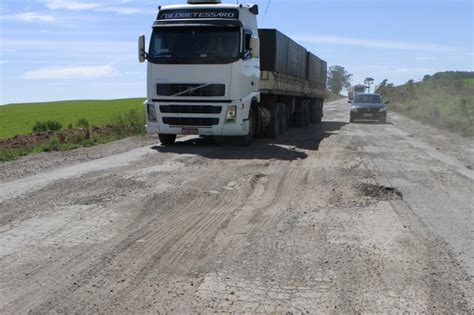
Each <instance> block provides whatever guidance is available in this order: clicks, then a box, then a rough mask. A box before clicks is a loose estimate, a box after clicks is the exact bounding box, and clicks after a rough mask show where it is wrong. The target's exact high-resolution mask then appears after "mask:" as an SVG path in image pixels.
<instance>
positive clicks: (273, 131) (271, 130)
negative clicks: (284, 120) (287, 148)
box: [266, 103, 281, 139]
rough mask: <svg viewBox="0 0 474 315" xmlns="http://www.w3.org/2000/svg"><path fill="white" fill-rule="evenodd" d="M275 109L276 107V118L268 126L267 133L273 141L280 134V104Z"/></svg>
mask: <svg viewBox="0 0 474 315" xmlns="http://www.w3.org/2000/svg"><path fill="white" fill-rule="evenodd" d="M275 107H276V109H275V114H274V116H275V117H272V119H271V120H270V125H269V126H268V128H267V132H266V136H267V137H268V138H272V139H275V138H276V137H278V135H279V134H280V116H281V112H280V104H279V103H277V104H275Z"/></svg>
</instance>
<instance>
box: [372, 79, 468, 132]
mask: <svg viewBox="0 0 474 315" xmlns="http://www.w3.org/2000/svg"><path fill="white" fill-rule="evenodd" d="M378 92H379V93H381V94H382V95H383V96H384V98H385V100H387V101H390V103H391V104H390V106H389V109H390V110H392V111H395V112H399V113H401V114H403V115H405V116H407V117H410V118H412V119H415V120H418V121H421V122H423V123H426V124H429V125H432V126H435V127H438V128H442V129H448V130H450V131H454V132H458V133H461V134H463V135H466V136H474V84H472V80H471V79H468V80H458V79H446V80H428V81H426V82H419V83H414V82H408V83H407V84H404V85H401V86H396V87H393V86H386V87H382V88H380V89H379V90H378Z"/></svg>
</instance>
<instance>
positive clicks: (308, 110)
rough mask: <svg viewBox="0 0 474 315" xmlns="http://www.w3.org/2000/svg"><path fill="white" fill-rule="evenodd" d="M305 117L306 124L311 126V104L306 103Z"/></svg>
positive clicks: (304, 107)
mask: <svg viewBox="0 0 474 315" xmlns="http://www.w3.org/2000/svg"><path fill="white" fill-rule="evenodd" d="M303 118H304V126H305V127H307V126H309V123H310V108H309V104H305V105H304V106H303Z"/></svg>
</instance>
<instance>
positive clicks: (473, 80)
mask: <svg viewBox="0 0 474 315" xmlns="http://www.w3.org/2000/svg"><path fill="white" fill-rule="evenodd" d="M464 83H465V84H467V85H474V79H466V80H464Z"/></svg>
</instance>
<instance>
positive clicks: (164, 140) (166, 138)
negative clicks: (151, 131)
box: [158, 133, 176, 145]
mask: <svg viewBox="0 0 474 315" xmlns="http://www.w3.org/2000/svg"><path fill="white" fill-rule="evenodd" d="M158 138H159V139H160V142H161V144H164V145H172V144H174V142H175V141H176V135H168V134H163V133H160V134H158Z"/></svg>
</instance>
